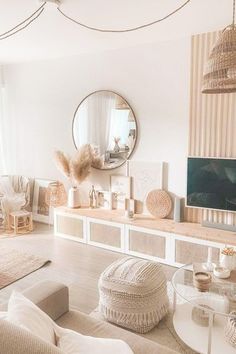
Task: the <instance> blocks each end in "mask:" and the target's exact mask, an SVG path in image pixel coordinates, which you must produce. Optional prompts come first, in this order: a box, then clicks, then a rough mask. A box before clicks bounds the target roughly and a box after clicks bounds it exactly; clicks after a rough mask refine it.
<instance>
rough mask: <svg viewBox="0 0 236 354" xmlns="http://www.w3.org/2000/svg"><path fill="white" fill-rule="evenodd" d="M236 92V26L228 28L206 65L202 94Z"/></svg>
mask: <svg viewBox="0 0 236 354" xmlns="http://www.w3.org/2000/svg"><path fill="white" fill-rule="evenodd" d="M230 92H236V26H235V25H231V26H228V27H226V28H225V29H224V30H223V32H222V33H221V35H220V37H219V39H218V41H217V42H216V44H215V46H214V48H213V50H212V52H211V55H210V57H209V60H208V62H207V63H206V66H205V70H204V76H203V86H202V93H230Z"/></svg>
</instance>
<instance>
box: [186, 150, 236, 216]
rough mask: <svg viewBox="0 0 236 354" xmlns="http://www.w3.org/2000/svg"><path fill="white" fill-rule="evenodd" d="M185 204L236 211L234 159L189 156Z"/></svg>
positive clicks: (235, 165)
mask: <svg viewBox="0 0 236 354" xmlns="http://www.w3.org/2000/svg"><path fill="white" fill-rule="evenodd" d="M187 206H193V207H200V208H207V209H209V208H210V209H220V210H232V211H236V160H235V159H216V158H193V157H189V158H188V178H187Z"/></svg>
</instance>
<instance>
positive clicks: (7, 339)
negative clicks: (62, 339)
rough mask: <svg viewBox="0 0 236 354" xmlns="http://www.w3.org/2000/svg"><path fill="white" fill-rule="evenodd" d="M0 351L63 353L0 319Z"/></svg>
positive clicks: (9, 352)
mask: <svg viewBox="0 0 236 354" xmlns="http://www.w3.org/2000/svg"><path fill="white" fill-rule="evenodd" d="M0 333H1V335H0V353H2V354H3V353H4V354H42V353H43V354H63V351H61V350H60V349H59V348H57V347H56V346H55V345H52V344H50V343H46V342H45V341H43V340H42V339H40V338H39V337H37V336H35V335H33V334H32V333H30V332H29V331H27V330H25V329H23V328H21V327H19V326H16V325H14V324H13V323H11V322H8V321H6V320H2V319H0Z"/></svg>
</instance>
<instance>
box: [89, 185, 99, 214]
mask: <svg viewBox="0 0 236 354" xmlns="http://www.w3.org/2000/svg"><path fill="white" fill-rule="evenodd" d="M97 200H98V198H97V193H96V191H95V189H94V186H92V189H91V190H90V192H89V207H90V208H92V209H94V208H97Z"/></svg>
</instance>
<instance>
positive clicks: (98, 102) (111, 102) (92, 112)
mask: <svg viewBox="0 0 236 354" xmlns="http://www.w3.org/2000/svg"><path fill="white" fill-rule="evenodd" d="M114 108H115V98H114V95H113V94H112V93H110V92H106V94H105V95H104V97H103V99H101V97H100V96H89V97H88V98H87V99H86V100H85V101H84V102H83V104H82V105H81V106H80V119H79V120H75V130H76V132H77V139H78V143H79V144H78V145H80V146H81V145H83V144H87V143H88V141H89V142H90V143H91V144H93V145H95V146H96V147H98V148H99V150H100V152H101V153H103V152H104V151H106V150H107V146H108V144H109V139H110V133H109V129H110V126H111V111H115V109H114ZM77 125H78V126H77Z"/></svg>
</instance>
